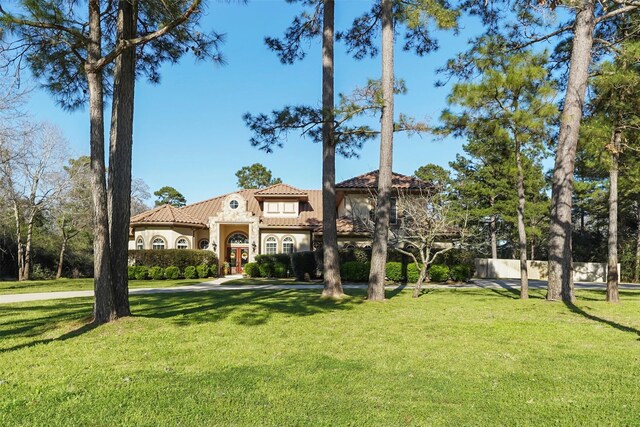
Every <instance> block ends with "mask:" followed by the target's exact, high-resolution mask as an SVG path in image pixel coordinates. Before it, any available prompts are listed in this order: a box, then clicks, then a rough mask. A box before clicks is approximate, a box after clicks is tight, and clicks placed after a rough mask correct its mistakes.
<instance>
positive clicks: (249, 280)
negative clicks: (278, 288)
mask: <svg viewBox="0 0 640 427" xmlns="http://www.w3.org/2000/svg"><path fill="white" fill-rule="evenodd" d="M224 284H225V285H321V284H322V281H320V280H315V281H311V282H298V281H296V279H292V278H290V279H275V278H271V279H267V278H264V277H245V278H242V279H234V280H229V281H228V282H224Z"/></svg>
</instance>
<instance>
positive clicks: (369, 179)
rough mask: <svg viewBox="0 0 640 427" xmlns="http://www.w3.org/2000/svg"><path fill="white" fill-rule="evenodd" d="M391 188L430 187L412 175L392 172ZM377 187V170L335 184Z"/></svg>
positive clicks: (352, 186)
mask: <svg viewBox="0 0 640 427" xmlns="http://www.w3.org/2000/svg"><path fill="white" fill-rule="evenodd" d="M392 185H393V188H404V189H426V188H431V184H429V183H428V182H426V181H423V180H421V179H419V178H416V177H413V176H407V175H402V174H399V173H395V172H393V177H392ZM377 187H378V171H377V170H374V171H371V172H368V173H365V174H362V175H360V176H356V177H355V178H351V179H347V180H346V181H342V182H339V183H338V184H336V188H377Z"/></svg>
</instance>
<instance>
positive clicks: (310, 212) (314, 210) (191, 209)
mask: <svg viewBox="0 0 640 427" xmlns="http://www.w3.org/2000/svg"><path fill="white" fill-rule="evenodd" d="M278 185H280V184H278ZM287 187H289V186H287ZM290 188H294V187H290ZM296 190H297V189H296ZM259 191H260V190H239V191H237V192H235V193H237V194H239V195H241V196H242V197H243V198H244V199H245V200H246V201H247V210H248V211H250V212H252V213H253V214H254V215H256V216H257V217H260V218H261V224H262V225H267V226H271V227H311V228H314V227H316V226H317V225H318V224H320V223H322V191H320V190H304V191H302V190H298V191H302V192H303V194H304V196H305V197H307V198H308V200H305V201H302V202H300V215H298V216H297V217H295V218H277V217H267V218H265V217H263V216H262V209H261V207H260V202H259V201H258V200H257V199H256V197H255V196H256V193H258V192H259ZM229 194H232V193H229ZM229 194H224V195H222V196H218V197H215V198H213V199H209V200H205V201H202V202H199V203H194V204H192V205H188V206H185V207H184V208H181V210H182V211H183V212H186V213H188V214H189V215H190V216H192V217H195V218H198V219H199V220H200V221H203V222H208V221H209V217H210V216H214V215H217V214H218V212H219V211H221V210H222V202H223V201H224V200H225V198H226V197H227V196H228V195H229Z"/></svg>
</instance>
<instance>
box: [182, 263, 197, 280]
mask: <svg viewBox="0 0 640 427" xmlns="http://www.w3.org/2000/svg"><path fill="white" fill-rule="evenodd" d="M197 277H198V272H197V271H196V267H195V266H193V265H189V266H187V268H185V269H184V278H185V279H196V278H197Z"/></svg>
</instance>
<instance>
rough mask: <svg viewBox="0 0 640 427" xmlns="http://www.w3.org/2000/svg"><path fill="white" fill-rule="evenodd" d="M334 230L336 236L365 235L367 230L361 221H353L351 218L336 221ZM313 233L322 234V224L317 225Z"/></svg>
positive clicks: (340, 218)
mask: <svg viewBox="0 0 640 427" xmlns="http://www.w3.org/2000/svg"><path fill="white" fill-rule="evenodd" d="M336 229H337V231H338V234H347V235H348V234H366V233H368V232H369V230H368V229H367V228H366V227H365V225H364V224H363V223H362V222H361V221H357V220H356V221H354V220H353V218H350V217H346V216H341V217H339V218H338V219H336ZM315 231H316V232H317V233H322V223H320V224H318V227H316V229H315Z"/></svg>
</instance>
